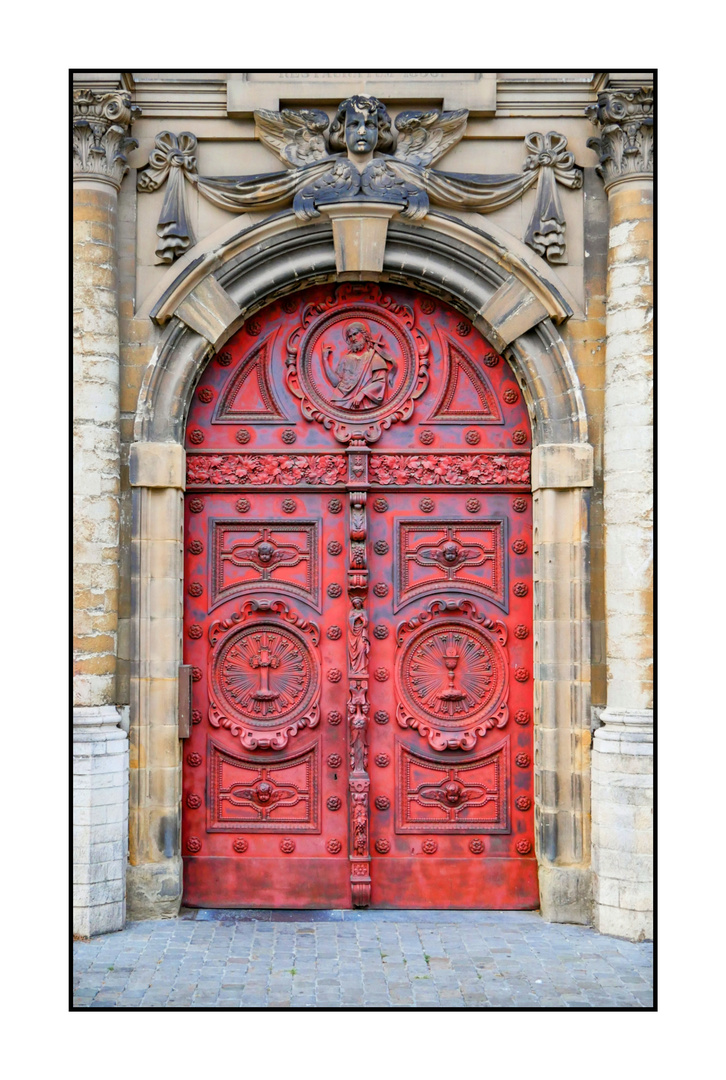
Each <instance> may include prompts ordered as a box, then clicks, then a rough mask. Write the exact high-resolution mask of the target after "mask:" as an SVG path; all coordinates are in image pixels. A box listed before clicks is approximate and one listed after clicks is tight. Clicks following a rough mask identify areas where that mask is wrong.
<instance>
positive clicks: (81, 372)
mask: <svg viewBox="0 0 726 1080" xmlns="http://www.w3.org/2000/svg"><path fill="white" fill-rule="evenodd" d="M138 111H139V110H138V109H136V108H135V107H134V106H132V105H131V101H130V98H129V95H128V94H126V93H120V92H102V93H99V92H96V91H94V90H90V89H80V90H76V91H74V94H73V124H72V134H73V383H74V418H73V443H74V448H73V449H74V453H73V462H74V481H73V484H74V496H73V510H74V546H73V576H74V600H73V619H74V621H73V650H74V653H73V660H74V666H73V702H74V715H73V730H74V739H73V754H74V843H75V846H74V929H75V932H76V933H79V934H83V935H84V936H88V935H90V934H94V933H105V932H108V931H109V930H118V929H121V928H122V927H123V925H124V920H125V892H124V876H125V866H126V851H127V815H128V741H127V739H126V735H125V734H124V732H123V731H121V730H120V729H119V728H118V727H117V724H118V722H119V714H118V710H117V708H116V685H115V681H116V680H115V677H116V653H117V627H118V566H119V527H118V526H119V486H120V434H119V313H118V268H117V263H118V253H117V198H118V191H119V187H120V184H121V180H122V178H123V175H124V173H125V171H126V158H125V156H124V151H125V150H126V149H127V148H128V147H129V146H132V145H133V146H135V145H136V141H135V140H134V139H131V138H129V136H128V131H129V127H130V125H131V123H132V121H133V118H134V114H135V113H136V112H138Z"/></svg>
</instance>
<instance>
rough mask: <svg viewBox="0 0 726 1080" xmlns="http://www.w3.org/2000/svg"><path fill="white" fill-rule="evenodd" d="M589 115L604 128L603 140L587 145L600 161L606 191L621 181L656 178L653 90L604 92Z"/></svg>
mask: <svg viewBox="0 0 726 1080" xmlns="http://www.w3.org/2000/svg"><path fill="white" fill-rule="evenodd" d="M585 112H586V113H587V115H588V116H589V117H590V119H591V120H592V122H593V124H596V125H597V126H598V127H599V128H600V138H598V139H588V140H587V145H588V146H589V148H590V149H591V150H594V151H595V152H596V153H597V154H598V156H599V158H600V164H599V165H598V166H597V170H596V171H597V173H598V174H599V175H600V176H601V177H602V179H603V181H604V183H605V188H606V189H607V188H608V187H610V185H611V184H614V183H616V181H618V180H628V179H630V178H631V177H632V178H635V177H637V176H643V175H645V176H649V175H650V176H652V174H653V157H654V142H653V89H652V87H647V86H643V87H641V88H640V90H636V91H634V92H633V93H630V92H627V91H625V90H603V91H601V92H600V93H599V94H598V96H597V105H589V106H588V107H587V109H586V110H585Z"/></svg>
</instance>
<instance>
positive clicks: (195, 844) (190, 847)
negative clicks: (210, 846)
mask: <svg viewBox="0 0 726 1080" xmlns="http://www.w3.org/2000/svg"><path fill="white" fill-rule="evenodd" d="M201 850H202V841H201V840H200V839H199V837H198V836H190V837H189V839H188V840H187V851H190V852H191V853H192V855H195V854H196V853H197V852H198V851H201Z"/></svg>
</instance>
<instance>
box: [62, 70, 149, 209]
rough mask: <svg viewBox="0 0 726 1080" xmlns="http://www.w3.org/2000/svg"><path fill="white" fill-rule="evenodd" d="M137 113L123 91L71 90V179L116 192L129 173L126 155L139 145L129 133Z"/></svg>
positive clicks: (129, 97)
mask: <svg viewBox="0 0 726 1080" xmlns="http://www.w3.org/2000/svg"><path fill="white" fill-rule="evenodd" d="M140 112H141V109H139V108H138V107H137V106H136V105H132V104H131V95H130V94H128V93H126V92H125V91H118V90H114V91H110V92H106V93H99V92H98V91H96V90H74V92H73V177H74V179H79V178H83V177H85V178H88V179H93V180H101V181H105V182H106V183H109V184H112V185H113V186H114V187H115V188H116V189H117V190H118V188H119V187H120V186H121V181H122V180H123V178H124V175H125V174H126V173H127V172H128V165H127V164H126V151H127V150H130V149H132V148H133V147H135V146H138V145H139V144H138V142H137V141H136V139H132V138H130V137H129V131H130V128H131V124H132V123H133V122H134V120H135V118H136V116H138V114H139V113H140Z"/></svg>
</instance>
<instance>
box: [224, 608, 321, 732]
mask: <svg viewBox="0 0 726 1080" xmlns="http://www.w3.org/2000/svg"><path fill="white" fill-rule="evenodd" d="M220 676H221V679H220V681H221V685H222V687H223V689H224V691H225V693H226V695H227V697H228V698H229V699H230V701H231V702H232V703H233V704H234V706H235V708H236V709H237V710H238V711H239V712H241V713H242V714H243V715H246V716H249V717H251V718H258V719H264V718H266V717H270V718H275V717H279V716H282V715H284V714H286V713H289V712H290V711H291V709H294V708H295V706H296V705H297V704H298V703H299V702H300V700H301V698H302V697H303V695H304V694H305V692H306V689H307V687H308V684H309V681H310V674H309V668H308V664H307V663H306V658H305V657H304V656H303V653H302V651H301V648H300V646H299V645H298V643H297V642H296V641H295V639H294V638H293V637H292V635H290V636H288V634H287V633H286V632H284V631H280V630H276V629H275V630H251V629H250V630H248V631H247V632H246V633H244V634H242V635H241V636H240V637H238V638H237V640H236V641H235V643H234V644H233V645H232V647H231V648H230V649H229V650H228V651H227V652H226V654H225V655H224V657H223V658H222V663H221V671H220Z"/></svg>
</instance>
